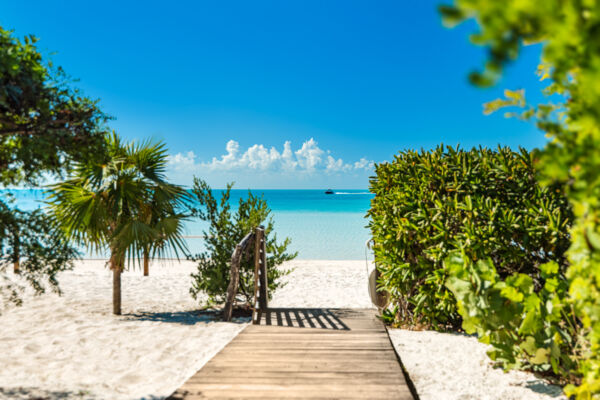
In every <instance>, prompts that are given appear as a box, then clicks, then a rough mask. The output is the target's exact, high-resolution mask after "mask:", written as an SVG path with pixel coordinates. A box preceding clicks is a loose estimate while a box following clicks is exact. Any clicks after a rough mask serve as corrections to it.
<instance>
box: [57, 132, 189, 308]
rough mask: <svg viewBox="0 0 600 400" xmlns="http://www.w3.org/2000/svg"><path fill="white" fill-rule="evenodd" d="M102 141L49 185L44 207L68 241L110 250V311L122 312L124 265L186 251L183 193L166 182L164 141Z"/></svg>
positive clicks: (110, 137) (109, 137)
mask: <svg viewBox="0 0 600 400" xmlns="http://www.w3.org/2000/svg"><path fill="white" fill-rule="evenodd" d="M105 141H106V143H105V148H106V150H107V151H106V153H103V154H99V155H97V156H96V157H94V158H92V159H90V160H88V161H86V162H79V163H77V164H76V165H75V166H74V169H73V171H72V173H71V174H70V176H69V177H68V179H67V180H65V181H64V182H61V183H58V184H55V185H52V186H50V196H49V205H50V210H51V212H52V214H53V216H54V218H55V219H56V220H57V221H60V224H61V227H62V229H64V231H65V232H66V234H67V236H68V237H69V238H70V239H72V240H74V241H75V242H77V243H81V244H83V245H86V246H88V248H90V249H92V250H94V251H104V250H107V251H108V252H109V254H110V259H109V261H108V264H109V267H110V269H111V270H112V272H113V313H114V314H121V273H122V271H123V270H124V268H125V267H126V266H129V265H135V264H136V263H137V262H138V261H139V260H140V259H141V258H143V257H144V255H145V254H149V255H150V256H151V257H154V256H160V255H162V254H164V253H165V252H167V251H169V250H172V251H174V252H175V255H178V252H179V251H181V252H186V251H187V248H186V245H185V242H184V239H183V237H182V231H183V220H184V219H185V215H184V214H182V213H181V210H183V209H184V206H185V202H186V198H187V192H186V191H185V190H184V189H183V188H182V187H180V186H178V185H174V184H171V183H169V182H167V180H166V179H165V176H164V172H165V167H166V164H167V151H166V147H165V145H164V144H163V143H152V142H143V143H135V142H132V143H123V142H122V140H121V139H120V138H119V137H118V136H117V135H116V134H114V133H112V134H110V135H107V136H106V138H105ZM150 209H151V210H152V211H150ZM149 249H152V252H151V253H148V250H149Z"/></svg>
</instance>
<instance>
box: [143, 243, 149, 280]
mask: <svg viewBox="0 0 600 400" xmlns="http://www.w3.org/2000/svg"><path fill="white" fill-rule="evenodd" d="M148 253H149V251H148V249H144V276H148V272H149V271H148V264H149V260H148V256H149V255H148Z"/></svg>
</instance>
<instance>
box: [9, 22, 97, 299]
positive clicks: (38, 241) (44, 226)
mask: <svg viewBox="0 0 600 400" xmlns="http://www.w3.org/2000/svg"><path fill="white" fill-rule="evenodd" d="M36 42H37V39H36V38H35V37H33V36H28V37H25V38H24V39H23V40H22V41H21V40H19V39H18V38H15V37H14V36H13V34H12V32H10V31H7V30H4V29H2V28H1V27H0V186H7V185H32V184H36V183H39V181H40V178H43V177H45V176H51V175H54V174H60V173H62V172H64V171H65V170H66V169H67V168H68V167H69V166H70V164H71V162H72V161H73V160H83V159H86V158H88V157H90V156H91V155H94V154H97V153H99V152H102V151H103V150H102V146H103V139H102V138H103V135H104V133H103V129H104V123H105V121H106V120H107V117H106V116H105V115H104V114H103V113H102V112H101V111H100V110H99V108H98V106H97V102H96V101H94V100H91V99H89V98H87V97H85V96H82V95H81V94H80V93H79V91H78V90H77V89H75V88H73V87H72V85H71V83H70V82H69V79H68V77H67V75H66V74H65V72H64V71H63V70H62V69H61V68H60V67H57V68H55V67H54V66H52V63H51V62H49V61H48V60H44V59H43V57H42V54H41V53H40V52H39V50H38V49H37V47H36ZM55 228H56V224H55V223H54V222H53V221H52V220H51V219H50V218H48V217H47V216H46V215H45V214H44V213H43V212H41V211H34V212H24V211H20V210H19V209H18V208H16V207H14V205H13V204H10V202H7V201H6V200H5V199H0V248H2V250H3V251H2V254H3V255H6V257H3V258H2V260H1V261H0V269H1V270H2V271H0V279H1V280H3V281H4V282H5V283H6V282H12V283H9V284H8V285H1V286H2V288H0V291H2V295H3V296H4V297H8V298H11V299H13V300H14V301H17V302H18V301H20V298H19V297H18V295H17V294H18V290H16V288H19V287H20V288H22V286H19V285H18V284H16V283H15V282H16V281H11V279H10V277H9V276H8V275H7V273H6V269H7V268H8V266H9V265H10V264H11V263H12V260H14V259H16V258H17V257H19V258H20V260H21V266H20V273H21V278H23V279H24V280H25V281H27V282H29V283H30V284H31V285H32V286H33V288H34V289H35V291H36V292H37V293H41V292H43V290H44V285H42V283H41V282H42V281H47V282H48V283H49V284H50V287H52V288H54V289H56V290H57V289H58V286H57V281H56V274H57V273H58V272H59V271H61V270H64V269H68V268H70V266H71V261H72V259H73V257H75V255H76V252H75V251H74V250H73V249H72V248H71V246H69V245H68V243H67V241H66V239H65V237H64V235H62V234H61V232H60V231H59V230H56V229H55ZM17 237H18V238H19V240H16V238H17Z"/></svg>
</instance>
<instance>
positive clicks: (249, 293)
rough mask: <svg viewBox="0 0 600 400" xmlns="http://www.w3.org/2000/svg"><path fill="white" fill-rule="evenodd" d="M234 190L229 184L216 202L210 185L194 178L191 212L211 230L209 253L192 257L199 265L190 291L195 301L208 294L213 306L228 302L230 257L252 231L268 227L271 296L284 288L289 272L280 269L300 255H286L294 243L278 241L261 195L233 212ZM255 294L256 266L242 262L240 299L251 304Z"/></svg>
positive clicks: (207, 240)
mask: <svg viewBox="0 0 600 400" xmlns="http://www.w3.org/2000/svg"><path fill="white" fill-rule="evenodd" d="M232 187H233V184H229V185H227V189H226V190H224V191H223V192H222V194H221V199H220V201H217V199H216V198H215V197H214V195H213V193H212V190H211V188H210V186H209V185H208V184H207V183H206V182H204V181H203V180H201V179H198V178H194V187H193V189H192V193H193V196H194V198H195V201H196V202H197V205H196V206H195V207H193V210H192V213H193V215H194V216H196V217H198V218H199V219H200V220H202V221H206V222H208V223H209V228H208V231H205V232H204V233H203V235H204V240H205V243H206V251H205V252H203V253H201V254H198V255H195V256H193V257H191V258H192V259H193V260H194V261H197V262H198V271H197V272H196V273H194V274H192V278H193V282H192V287H191V289H190V293H191V294H192V296H193V297H194V298H195V299H197V298H198V296H199V294H201V293H205V294H207V295H208V296H209V301H210V302H212V303H223V302H224V301H225V297H226V294H227V287H228V285H229V280H230V276H229V272H230V265H231V255H232V253H233V251H234V249H235V246H236V245H237V244H238V243H239V242H240V241H241V240H242V239H243V238H244V236H246V235H247V234H248V233H249V232H251V231H252V229H254V228H256V227H258V226H260V225H265V235H266V249H267V280H268V285H269V296H271V294H272V293H273V292H274V291H275V290H276V289H278V288H279V287H281V286H282V285H283V284H282V283H281V282H280V280H281V278H282V276H284V275H285V274H287V273H288V272H287V271H283V270H281V269H279V268H278V267H279V266H280V265H281V264H282V263H283V262H285V261H288V260H292V259H293V258H295V257H296V255H297V253H287V252H286V251H287V247H288V246H289V244H290V242H291V241H290V239H289V238H286V239H284V241H283V242H281V243H278V242H277V235H276V234H275V231H274V222H273V217H272V216H271V210H270V209H269V207H268V205H267V202H266V200H265V199H264V198H263V197H262V196H261V197H257V196H254V195H253V194H252V193H251V192H250V191H248V197H247V198H246V199H244V198H240V200H239V203H238V208H237V210H236V211H235V212H232V210H231V205H230V202H229V199H230V195H231V188H232ZM253 295H254V264H253V263H252V261H251V260H242V263H241V265H240V281H239V285H238V297H241V299H242V301H244V302H245V303H246V305H250V304H251V303H252V297H253Z"/></svg>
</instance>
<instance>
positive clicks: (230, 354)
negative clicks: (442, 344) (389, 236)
mask: <svg viewBox="0 0 600 400" xmlns="http://www.w3.org/2000/svg"><path fill="white" fill-rule="evenodd" d="M260 323H261V324H260V325H250V326H248V327H247V328H246V329H244V331H243V332H242V333H240V334H239V335H238V336H237V337H236V338H234V339H233V340H232V341H231V343H229V344H228V345H227V346H226V347H225V348H224V349H223V350H222V351H221V352H220V353H219V354H217V355H216V356H215V357H214V358H213V359H212V360H210V361H209V362H208V363H207V364H206V365H205V366H204V367H203V368H202V369H201V370H200V371H198V372H197V373H196V374H195V375H193V376H192V377H191V378H190V379H189V380H188V381H187V382H186V383H185V384H184V385H183V386H182V387H181V388H180V389H178V390H177V391H176V392H175V393H174V394H173V395H172V396H171V397H169V399H171V400H183V399H185V400H195V399H258V398H261V399H275V398H290V399H365V398H368V399H400V400H409V399H413V397H412V395H411V393H410V391H409V388H408V386H407V384H406V382H405V380H404V375H403V373H402V370H401V368H400V365H399V363H398V360H397V357H396V354H395V352H394V349H393V347H392V345H391V343H390V340H389V337H388V335H387V332H386V331H385V328H384V326H383V324H382V323H381V322H380V321H379V320H378V319H377V318H376V315H375V312H374V311H373V310H356V309H344V310H342V309H270V310H267V311H265V312H262V314H261V315H260Z"/></svg>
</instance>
